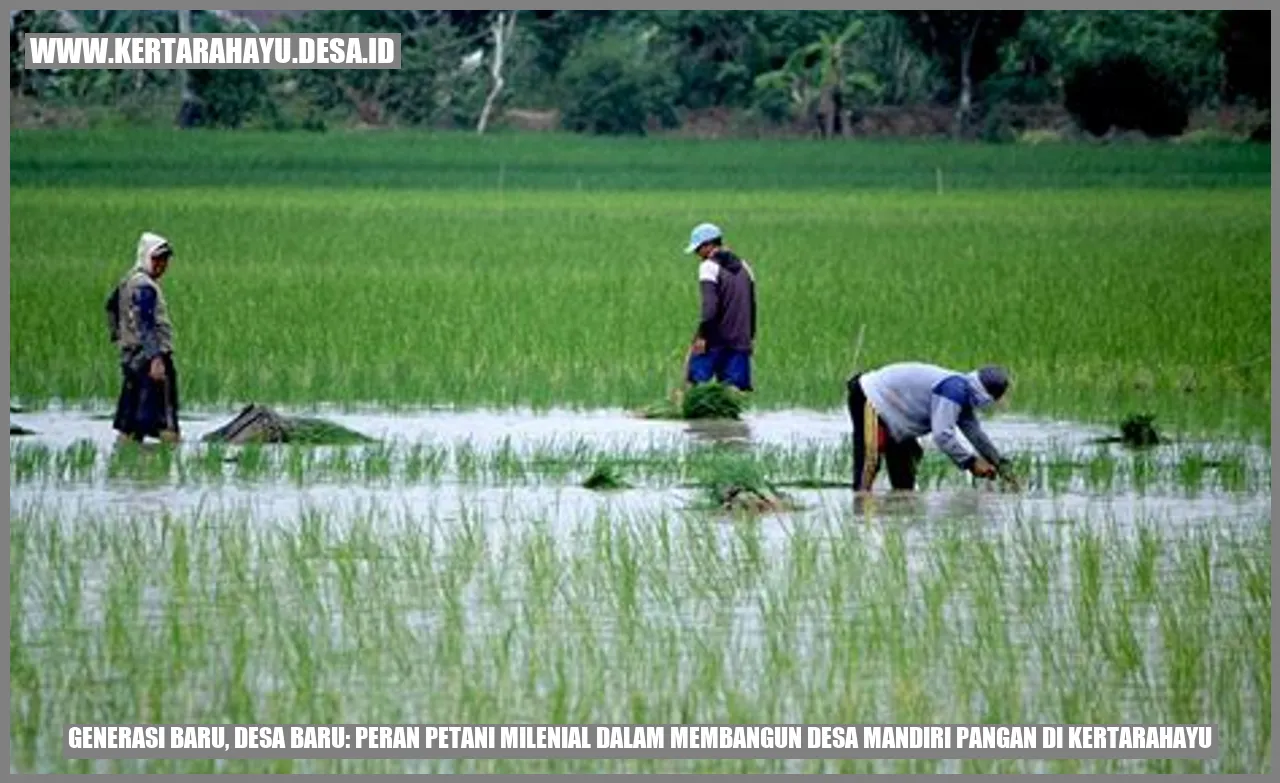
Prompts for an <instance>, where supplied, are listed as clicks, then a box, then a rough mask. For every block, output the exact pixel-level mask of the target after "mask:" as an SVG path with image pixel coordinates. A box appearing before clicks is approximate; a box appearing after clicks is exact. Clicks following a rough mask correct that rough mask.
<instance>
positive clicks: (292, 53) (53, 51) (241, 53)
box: [26, 34, 399, 68]
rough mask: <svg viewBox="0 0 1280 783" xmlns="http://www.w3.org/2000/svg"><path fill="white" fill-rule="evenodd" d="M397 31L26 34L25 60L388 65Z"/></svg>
mask: <svg viewBox="0 0 1280 783" xmlns="http://www.w3.org/2000/svg"><path fill="white" fill-rule="evenodd" d="M397 38H398V36H396V37H393V36H387V35H362V36H336V35H247V34H225V35H199V36H196V35H66V34H31V35H29V36H28V37H27V47H26V48H27V66H28V67H32V68H41V67H44V68H68V67H76V66H80V67H85V66H98V67H102V66H108V67H111V66H115V67H121V66H137V65H148V66H155V67H157V68H165V67H174V66H183V65H187V66H218V65H240V66H244V65H249V66H254V65H256V66H260V67H270V66H277V67H279V66H290V65H348V66H350V65H391V64H393V63H395V62H396V60H397V59H398V57H397V52H396V49H397V46H398V44H399V41H398V40H397Z"/></svg>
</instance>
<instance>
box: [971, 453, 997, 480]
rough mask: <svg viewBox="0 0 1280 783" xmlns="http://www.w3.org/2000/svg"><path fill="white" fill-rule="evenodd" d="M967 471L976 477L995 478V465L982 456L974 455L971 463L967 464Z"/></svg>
mask: <svg viewBox="0 0 1280 783" xmlns="http://www.w3.org/2000/svg"><path fill="white" fill-rule="evenodd" d="M969 472H970V473H972V474H973V475H975V476H977V477H978V478H995V476H996V467H995V465H992V464H991V463H990V462H987V461H986V460H985V459H983V458H982V457H974V458H973V464H972V465H970V466H969Z"/></svg>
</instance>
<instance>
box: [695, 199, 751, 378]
mask: <svg viewBox="0 0 1280 783" xmlns="http://www.w3.org/2000/svg"><path fill="white" fill-rule="evenodd" d="M685 252H688V253H695V254H697V256H698V257H699V258H701V259H702V263H700V264H699V265H698V287H699V288H700V289H701V294H702V315H701V319H700V321H699V323H698V331H697V333H696V334H695V335H694V337H693V346H692V347H691V348H690V349H689V366H688V373H687V375H686V380H687V381H688V382H689V383H706V382H708V381H710V380H712V379H713V378H714V379H715V380H718V381H720V382H722V383H726V384H729V385H731V386H734V387H736V388H737V389H739V390H740V391H751V390H752V386H751V354H752V347H753V343H754V341H755V337H756V284H755V276H754V275H753V274H752V272H751V267H750V266H749V265H748V264H747V262H746V261H744V260H743V259H741V258H738V256H736V255H734V253H733V251H731V250H730V249H729V248H727V247H725V246H724V244H723V242H722V241H721V232H720V229H719V228H717V227H715V226H713V225H712V224H710V223H703V224H701V225H699V226H698V227H696V228H694V229H693V234H692V236H690V238H689V246H688V247H687V248H685Z"/></svg>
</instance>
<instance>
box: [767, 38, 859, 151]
mask: <svg viewBox="0 0 1280 783" xmlns="http://www.w3.org/2000/svg"><path fill="white" fill-rule="evenodd" d="M863 30H864V25H863V23H862V20H860V19H855V20H853V21H852V22H850V23H849V24H848V26H846V27H845V28H844V30H842V31H841V32H840V33H839V34H832V33H830V32H827V31H823V32H822V33H820V34H819V37H818V40H817V41H814V42H813V43H811V44H808V45H806V46H802V47H800V48H799V49H797V50H796V51H794V52H792V53H791V56H790V57H788V58H787V60H786V62H785V63H783V65H782V67H781V68H779V69H777V70H774V71H769V72H767V73H763V74H761V75H760V76H759V77H757V78H756V88H757V89H763V90H769V89H775V90H776V89H783V90H786V91H787V93H788V95H789V97H790V99H791V103H792V106H794V107H795V108H796V109H797V110H798V111H799V112H800V113H801V114H803V115H804V116H807V117H812V116H814V115H815V114H816V115H817V117H818V118H819V119H820V126H819V127H820V130H821V132H822V135H823V136H827V137H832V136H836V135H837V134H843V133H844V123H843V119H842V118H843V114H844V108H845V105H846V103H847V102H848V100H849V99H850V98H852V97H853V96H855V95H857V94H858V93H870V94H875V93H877V92H878V91H879V88H880V85H879V83H878V81H877V80H876V78H875V75H874V74H872V73H871V72H870V71H867V70H863V69H859V68H856V67H852V66H851V65H850V62H849V60H850V58H849V53H850V49H851V47H852V46H853V44H854V43H855V42H856V41H857V40H858V38H859V37H861V36H862V33H863Z"/></svg>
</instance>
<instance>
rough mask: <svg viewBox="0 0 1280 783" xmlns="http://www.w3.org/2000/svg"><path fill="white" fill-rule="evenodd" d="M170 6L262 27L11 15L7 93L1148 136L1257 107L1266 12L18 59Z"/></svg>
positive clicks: (615, 128) (745, 25)
mask: <svg viewBox="0 0 1280 783" xmlns="http://www.w3.org/2000/svg"><path fill="white" fill-rule="evenodd" d="M180 14H187V15H189V17H180ZM184 18H185V19H188V20H189V21H188V24H189V27H186V28H183V29H191V30H193V31H195V32H250V31H255V30H258V28H259V27H260V26H262V25H258V24H255V23H254V22H253V21H251V20H249V19H245V18H242V17H237V16H235V15H233V14H231V13H229V12H223V11H192V12H172V11H169V12H165V11H23V12H15V13H14V14H12V15H11V18H10V28H11V29H10V40H11V47H10V51H11V53H12V54H11V60H10V86H11V89H12V90H13V91H15V92H17V93H21V94H23V95H26V96H34V97H36V98H38V99H42V100H48V101H55V102H57V101H61V102H68V103H73V104H94V103H96V104H109V103H111V102H115V101H120V100H121V99H122V97H124V96H130V95H136V94H139V93H147V92H154V93H161V94H173V93H174V91H175V89H176V88H177V87H179V86H181V87H183V88H185V97H186V100H185V101H184V108H183V110H182V112H181V121H182V122H183V123H184V124H188V125H190V124H203V125H212V126H221V127H241V126H245V125H259V126H268V127H295V126H298V125H305V126H315V127H318V126H320V125H322V124H323V123H324V122H325V121H326V120H327V119H328V118H333V117H337V116H341V115H343V114H347V115H354V116H356V117H359V118H360V119H361V120H363V121H364V122H367V123H371V124H399V125H411V126H413V125H427V126H466V127H477V128H478V129H479V130H481V131H482V132H483V130H484V129H485V128H487V127H489V126H490V125H491V123H492V121H493V118H494V117H495V116H497V115H496V112H498V111H500V110H502V109H504V108H515V107H519V108H524V109H555V110H558V114H559V117H560V121H561V123H562V124H563V126H564V127H565V128H567V129H570V130H574V131H582V132H591V133H642V132H644V131H645V129H646V128H649V127H652V126H653V125H654V124H655V123H657V124H661V125H666V126H671V125H675V124H678V123H679V122H680V119H681V117H682V115H686V114H687V113H689V112H696V111H698V110H704V109H710V108H719V109H728V110H731V111H735V112H739V113H741V114H744V115H749V116H754V117H755V118H757V119H758V120H760V121H764V122H774V123H797V122H798V123H805V124H810V125H811V126H812V127H813V128H814V129H815V130H816V131H818V132H820V133H822V134H824V135H832V136H836V135H841V134H842V133H844V132H845V131H846V129H847V127H848V125H849V124H850V122H852V121H853V120H854V119H855V118H856V117H857V116H858V114H859V113H860V112H862V111H865V110H867V109H868V108H870V107H879V106H921V105H945V106H948V107H951V108H952V109H953V118H954V126H953V127H954V131H955V132H956V133H957V134H969V133H973V132H975V130H977V129H980V128H981V127H982V120H983V118H984V117H986V116H989V115H990V113H991V112H992V110H993V109H994V108H996V107H999V106H1002V105H1011V104H1012V105H1028V104H1042V105H1043V104H1052V105H1059V106H1064V107H1065V108H1066V109H1067V111H1069V112H1070V114H1071V115H1072V116H1073V117H1074V118H1075V120H1076V122H1077V124H1078V125H1079V126H1080V127H1081V128H1083V129H1085V130H1087V131H1089V132H1091V133H1099V134H1101V133H1105V132H1107V131H1109V130H1111V129H1112V128H1116V129H1121V130H1129V129H1132V130H1139V131H1142V132H1145V133H1147V134H1149V135H1156V136H1163V135H1170V134H1176V133H1180V132H1181V131H1182V130H1183V129H1185V127H1186V125H1187V121H1188V116H1189V114H1190V112H1191V111H1192V110H1193V109H1195V108H1199V107H1213V106H1220V105H1224V104H1230V103H1236V102H1246V103H1248V104H1250V105H1252V106H1254V107H1257V108H1261V109H1266V110H1268V111H1269V108H1270V89H1271V88H1270V50H1271V42H1270V12H1269V11H793V12H788V11H520V12H517V11H505V12H503V11H310V12H305V13H299V14H287V15H282V16H281V17H279V18H277V19H274V20H271V21H270V22H269V23H268V24H267V25H265V27H266V28H267V29H273V30H280V31H291V32H335V33H357V32H361V33H363V32H396V33H400V35H401V41H402V68H401V69H400V70H399V71H364V70H352V71H329V70H298V71H241V70H226V71H189V72H173V71H62V72H57V71H39V72H28V71H26V70H25V69H24V68H23V66H22V56H23V55H22V52H23V41H24V36H25V35H26V34H27V33H29V32H57V31H83V32H176V31H178V30H179V29H180V27H179V25H180V20H181V19H184ZM166 91H167V92H166ZM1268 132H1269V129H1268Z"/></svg>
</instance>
